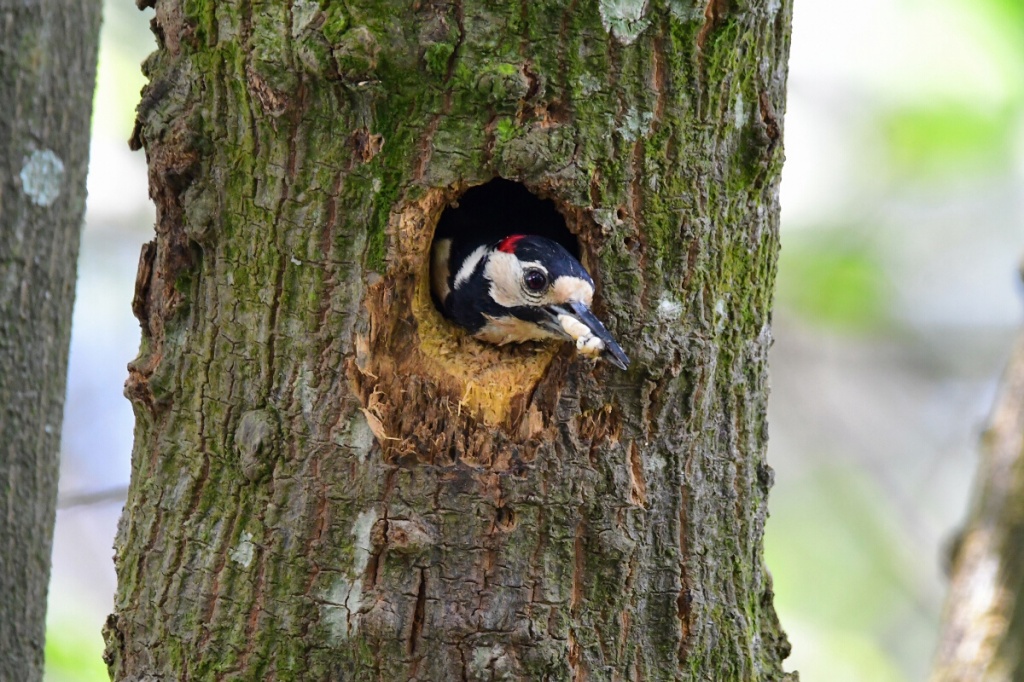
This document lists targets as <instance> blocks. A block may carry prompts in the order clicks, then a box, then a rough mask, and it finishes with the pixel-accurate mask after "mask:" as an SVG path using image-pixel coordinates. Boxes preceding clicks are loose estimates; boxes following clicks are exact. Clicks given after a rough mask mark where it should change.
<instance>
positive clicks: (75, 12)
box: [0, 2, 100, 682]
mask: <svg viewBox="0 0 1024 682" xmlns="http://www.w3.org/2000/svg"><path fill="white" fill-rule="evenodd" d="M58 5H59V6H60V7H59V9H58V7H57V6H58ZM99 23H100V4H99V3H98V2H81V3H78V2H75V3H68V4H67V5H66V6H65V5H64V4H63V3H52V2H51V3H47V2H18V3H13V4H12V3H0V102H2V103H3V110H4V111H3V115H2V116H0V406H2V407H0V485H2V486H3V488H2V492H0V680H19V682H20V681H23V680H24V681H26V682H32V681H33V680H39V679H41V678H42V675H43V641H44V635H45V624H46V589H47V585H48V583H49V579H50V547H51V544H52V541H53V522H54V515H55V513H56V509H57V473H58V469H59V464H60V430H61V422H62V417H63V410H64V386H65V380H66V374H67V361H68V344H69V342H70V339H71V307H72V304H73V303H74V294H75V271H76V266H77V261H78V238H79V231H80V229H81V224H82V213H83V211H84V209H85V175H86V167H87V165H88V160H89V117H90V113H91V112H92V92H93V84H94V83H95V74H96V46H97V43H98V40H99Z"/></svg>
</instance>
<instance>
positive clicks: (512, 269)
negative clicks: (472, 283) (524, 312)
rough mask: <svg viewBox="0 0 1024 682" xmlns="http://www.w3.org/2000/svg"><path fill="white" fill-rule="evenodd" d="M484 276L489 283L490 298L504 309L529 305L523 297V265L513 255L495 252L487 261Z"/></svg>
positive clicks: (529, 302)
mask: <svg viewBox="0 0 1024 682" xmlns="http://www.w3.org/2000/svg"><path fill="white" fill-rule="evenodd" d="M484 276H485V277H486V278H487V279H489V280H490V281H491V290H490V294H491V298H493V299H494V302H495V303H497V304H498V305H500V306H504V307H505V308H515V307H516V306H521V305H531V303H532V302H531V301H529V300H527V298H526V297H525V296H524V295H523V287H522V284H521V283H522V281H523V263H522V262H521V261H520V260H519V259H518V258H516V257H515V254H511V253H505V252H504V251H495V252H494V253H492V254H491V257H490V258H488V259H487V265H485V266H484Z"/></svg>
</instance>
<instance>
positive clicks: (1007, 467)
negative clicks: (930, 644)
mask: <svg viewBox="0 0 1024 682" xmlns="http://www.w3.org/2000/svg"><path fill="white" fill-rule="evenodd" d="M975 487H976V490H975V493H974V500H973V503H972V505H971V512H970V515H969V518H968V520H967V524H966V527H965V528H964V530H963V532H962V534H961V535H960V537H959V538H958V539H957V544H956V547H955V549H954V553H953V561H952V578H951V580H950V586H949V594H948V596H947V597H946V612H945V614H944V616H943V624H942V631H941V633H940V636H939V646H938V650H937V654H936V658H935V668H934V671H933V674H932V679H933V680H934V681H935V682H947V681H948V682H961V681H963V680H978V681H982V680H984V681H986V682H1001V681H1003V680H1020V679H1024V650H1022V648H1021V643H1022V642H1024V599H1022V598H1021V596H1022V594H1024V515H1022V514H1021V509H1022V502H1024V336H1022V337H1021V338H1020V339H1018V341H1017V345H1016V348H1015V349H1014V352H1013V356H1012V357H1011V359H1010V364H1009V366H1008V367H1007V369H1006V374H1005V375H1004V377H1003V384H1002V389H1001V390H1000V394H999V397H998V399H997V400H996V406H995V409H994V410H993V412H992V417H991V419H990V423H989V426H988V429H987V430H986V432H985V435H984V436H983V437H982V443H981V461H980V463H979V467H978V480H977V482H976V484H975Z"/></svg>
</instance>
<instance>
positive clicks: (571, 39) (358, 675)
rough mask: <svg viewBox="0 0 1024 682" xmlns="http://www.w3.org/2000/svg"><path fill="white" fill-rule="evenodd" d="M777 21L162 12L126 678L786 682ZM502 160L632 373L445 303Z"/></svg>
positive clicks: (375, 8) (686, 11)
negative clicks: (438, 284)
mask: <svg viewBox="0 0 1024 682" xmlns="http://www.w3.org/2000/svg"><path fill="white" fill-rule="evenodd" d="M790 13H791V3H790V2H789V1H788V0H783V1H782V2H779V1H778V0H747V1H736V2H722V1H719V0H712V2H710V3H709V4H708V5H707V6H706V7H704V6H694V5H692V4H691V3H690V2H687V1H686V0H683V1H675V2H668V3H665V2H650V3H648V2H605V1H603V0H602V1H600V2H593V1H590V2H577V3H569V4H568V6H566V3H560V2H559V3H556V2H551V1H550V0H548V1H544V2H542V1H536V2H516V3H507V2H505V3H503V2H497V1H495V2H488V3H486V4H482V3H465V4H463V3H458V2H455V3H434V2H420V1H417V2H413V3H409V4H407V5H404V6H402V7H396V6H394V5H393V4H392V5H389V4H385V5H380V4H377V3H361V2H357V1H356V2H346V3H340V2H320V3H317V2H312V1H311V0H295V2H292V3H287V4H285V3H249V2H240V3H228V2H217V1H215V0H207V1H205V2H198V1H187V2H186V1H185V0H158V2H157V3H156V19H155V31H156V34H157V36H158V39H159V41H160V49H159V50H158V51H157V52H156V53H155V54H154V55H153V56H152V57H150V58H149V60H148V61H147V63H146V67H145V68H146V71H147V73H148V75H149V77H150V84H149V85H148V87H147V88H146V90H145V93H144V95H143V98H142V102H141V104H140V105H139V118H138V125H137V128H136V133H135V135H134V136H133V141H134V143H135V144H137V145H142V146H144V147H145V149H146V153H147V158H148V159H149V165H150V187H151V190H150V191H151V194H152V196H153V198H154V200H155V202H156V205H157V215H158V217H157V225H156V232H157V236H156V240H155V241H154V242H153V243H151V244H149V245H147V246H146V247H145V248H144V249H143V253H142V259H141V263H140V268H139V278H138V284H137V291H136V299H135V306H134V307H135V312H136V314H137V315H138V317H139V320H140V322H141V324H142V328H143V341H142V348H141V351H140V354H139V356H138V358H136V359H135V360H134V361H133V362H132V364H131V365H130V367H129V378H128V382H127V384H126V392H127V395H128V396H129V397H130V398H131V400H132V402H133V404H134V406H135V412H136V418H137V427H136V444H135V451H134V456H133V475H132V484H131V490H130V492H129V497H128V502H127V506H126V508H125V513H124V516H123V519H122V522H121V527H120V531H119V533H118V539H117V542H116V547H117V570H118V575H119V587H118V593H117V597H116V603H115V612H114V614H113V615H112V616H111V617H110V619H109V621H108V626H107V631H106V636H107V643H108V649H107V660H108V662H109V663H110V666H111V670H112V672H113V674H114V677H115V679H118V680H140V679H153V678H156V679H197V680H198V679H203V680H205V679H217V680H229V679H303V680H328V679H330V680H337V679H344V680H406V679H419V680H483V679H521V680H605V679H608V680H612V679H637V680H669V679H692V680H707V679H714V680H777V679H780V678H781V677H782V676H783V672H782V660H783V658H784V657H785V656H786V655H787V653H788V649H789V647H788V644H787V642H786V639H785V635H784V634H783V632H782V630H781V627H780V626H779V623H778V622H777V619H776V616H775V612H774V609H773V606H772V589H771V579H770V576H769V575H768V572H767V570H766V569H765V567H764V563H763V560H762V546H761V545H762V542H761V541H762V534H763V526H764V521H765V515H766V496H767V492H768V488H769V486H770V484H771V479H772V473H771V470H770V469H769V467H768V466H767V465H766V464H765V462H764V449H765V444H766V438H767V431H766V428H767V427H766V421H765V404H766V399H767V391H768V387H767V357H768V347H769V344H770V341H771V333H770V305H771V294H772V287H773V281H774V275H775V267H776V256H777V252H778V180H779V170H780V167H781V164H782V149H781V127H782V110H783V105H784V90H785V76H786V57H787V52H788V46H789V31H790ZM495 177H502V178H507V179H509V180H512V181H515V182H518V183H521V186H516V185H511V187H512V188H513V189H515V188H518V189H519V190H522V192H524V193H525V191H526V190H529V191H530V192H532V193H533V194H534V195H536V196H537V197H541V198H543V199H546V200H550V203H544V202H539V201H537V204H538V205H539V206H541V207H542V208H543V207H547V208H546V209H544V210H548V211H549V213H550V215H549V216H548V217H551V216H554V217H555V218H556V219H557V220H558V221H562V220H564V222H565V225H566V227H568V230H569V231H570V232H572V234H573V235H575V239H576V240H578V245H579V248H580V251H581V252H582V255H583V259H584V262H585V263H587V264H588V266H589V268H590V271H591V273H592V274H593V275H594V278H595V280H596V281H597V289H598V296H597V300H596V301H595V305H596V309H597V311H598V313H599V315H600V316H601V317H602V318H603V319H604V320H606V321H607V322H608V326H609V329H610V330H611V331H612V333H613V334H614V335H615V336H616V337H617V338H618V339H619V340H620V341H621V342H622V345H623V347H624V348H625V349H626V352H627V353H628V354H629V355H630V357H631V359H632V361H633V362H632V365H631V367H630V369H629V371H628V372H625V373H623V372H620V371H619V370H617V369H615V368H613V367H610V366H608V365H599V366H597V367H593V366H592V365H591V364H590V363H589V362H588V361H586V360H583V359H580V358H578V357H576V356H575V355H574V353H573V352H572V349H570V348H566V347H560V346H555V347H539V348H538V347H507V348H500V349H499V348H495V347H487V346H483V345H482V344H480V343H477V342H475V341H473V340H472V339H469V338H466V337H465V335H463V334H462V333H460V332H459V331H457V330H455V329H454V328H453V327H452V326H451V325H449V324H448V323H447V322H445V321H444V320H443V319H442V318H441V317H440V315H439V313H438V312H437V310H436V309H435V308H434V306H433V305H432V302H431V299H430V295H429V293H428V286H427V280H428V279H429V278H428V260H429V259H428V252H429V248H430V242H431V237H432V234H433V230H434V227H435V225H436V224H437V221H438V220H439V218H440V216H441V214H442V212H443V211H444V210H446V207H451V210H458V209H455V208H454V205H455V204H458V200H459V197H460V196H461V194H462V192H464V191H465V190H466V189H467V188H470V187H475V186H478V185H483V184H484V183H487V182H488V181H490V180H492V179H493V178H495ZM503 186H504V187H506V189H507V188H508V186H506V185H501V184H499V183H495V184H492V185H486V186H485V187H489V188H491V189H489V190H485V191H494V192H496V194H493V195H488V196H492V197H493V198H494V199H495V207H497V206H498V205H499V204H500V205H501V209H500V210H501V211H506V210H507V211H510V212H511V214H512V215H513V216H516V215H520V214H519V213H518V212H520V211H522V213H521V216H522V219H523V221H524V222H529V221H528V220H527V218H528V215H529V211H528V210H526V208H525V207H526V206H527V204H529V203H530V202H529V201H523V202H520V201H519V200H516V201H510V202H508V203H505V204H502V203H501V201H498V200H499V199H503V198H504V199H508V198H509V197H511V196H514V194H515V192H514V191H513V190H509V192H510V193H509V194H508V195H502V194H501V192H502V191H503V190H501V189H500V188H501V187H503ZM494 188H498V189H494ZM524 188H525V189H524ZM526 198H527V199H530V197H529V196H526ZM467 203H468V202H467ZM478 203H480V202H478ZM482 203H483V204H484V209H482V211H483V212H482V213H480V214H477V215H473V216H471V217H472V218H473V219H474V220H478V221H487V220H491V219H495V220H497V219H503V218H507V217H508V214H505V215H498V213H496V212H495V210H496V209H495V208H494V207H491V208H490V209H488V206H487V204H488V202H487V201H484V202H482ZM531 205H532V204H531ZM488 210H491V213H488ZM538 210H540V209H538ZM531 224H532V223H531ZM523 231H530V224H526V225H524V227H523Z"/></svg>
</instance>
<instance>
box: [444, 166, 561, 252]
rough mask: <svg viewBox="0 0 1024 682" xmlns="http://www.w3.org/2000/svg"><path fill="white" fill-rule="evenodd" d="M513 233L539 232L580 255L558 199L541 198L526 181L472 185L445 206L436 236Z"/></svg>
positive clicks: (479, 237)
mask: <svg viewBox="0 0 1024 682" xmlns="http://www.w3.org/2000/svg"><path fill="white" fill-rule="evenodd" d="M510 234H536V235H540V236H542V237H547V238H548V239H551V240H553V241H556V242H558V243H559V244H561V245H562V246H564V247H565V248H566V250H567V251H568V252H569V253H571V254H572V255H573V256H574V257H575V258H577V259H579V257H580V245H579V241H578V240H577V239H576V236H575V235H574V234H573V233H572V232H570V231H569V228H568V227H566V225H565V218H564V217H562V214H561V213H559V212H558V209H557V208H555V202H553V201H551V200H550V199H541V198H540V197H538V196H537V195H536V194H534V193H532V192H531V191H530V190H528V189H526V187H525V186H524V185H521V184H520V183H518V182H512V181H511V180H505V179H504V178H495V179H494V180H491V181H490V182H488V183H485V184H483V185H477V186H476V187H470V188H469V189H468V190H466V191H465V192H464V193H463V194H462V195H461V196H460V197H459V198H458V199H456V200H455V201H454V202H453V203H452V204H450V205H449V206H447V207H446V208H445V209H444V212H443V213H442V214H441V218H440V220H438V222H437V229H436V230H435V231H434V240H435V241H436V240H438V239H447V238H461V239H467V238H468V239H472V240H473V241H477V242H478V243H487V242H493V241H498V240H499V239H501V238H502V237H507V236H508V235H510Z"/></svg>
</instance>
